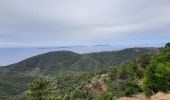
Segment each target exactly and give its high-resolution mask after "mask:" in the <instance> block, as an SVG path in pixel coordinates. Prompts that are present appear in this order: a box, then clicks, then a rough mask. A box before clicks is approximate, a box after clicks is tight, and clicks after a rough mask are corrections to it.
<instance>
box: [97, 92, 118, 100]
mask: <svg viewBox="0 0 170 100" xmlns="http://www.w3.org/2000/svg"><path fill="white" fill-rule="evenodd" d="M97 100H116V99H115V97H114V95H113V94H112V93H111V92H105V93H104V94H102V95H101V96H100V97H99V98H98V99H97Z"/></svg>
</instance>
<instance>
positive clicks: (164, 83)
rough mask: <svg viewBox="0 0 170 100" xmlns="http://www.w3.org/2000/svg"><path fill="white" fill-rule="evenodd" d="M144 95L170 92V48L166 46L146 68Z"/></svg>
mask: <svg viewBox="0 0 170 100" xmlns="http://www.w3.org/2000/svg"><path fill="white" fill-rule="evenodd" d="M143 89H144V93H145V95H147V96H151V95H153V94H155V93H157V92H159V91H160V92H168V91H170V46H169V44H168V46H167V45H166V46H165V48H164V49H163V51H162V52H161V53H160V54H159V55H157V56H156V57H155V58H154V59H153V60H152V61H151V63H150V64H149V66H148V67H147V68H146V71H145V76H144V86H143Z"/></svg>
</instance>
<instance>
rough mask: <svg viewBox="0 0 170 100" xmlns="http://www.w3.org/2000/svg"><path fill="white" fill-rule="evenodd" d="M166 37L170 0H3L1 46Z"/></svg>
mask: <svg viewBox="0 0 170 100" xmlns="http://www.w3.org/2000/svg"><path fill="white" fill-rule="evenodd" d="M168 41H170V0H0V47H37V46H71V45H99V44H100V45H101V44H102V45H103V44H109V45H129V46H139V45H141V46H148V45H149V46H157V45H162V44H164V43H166V42H168Z"/></svg>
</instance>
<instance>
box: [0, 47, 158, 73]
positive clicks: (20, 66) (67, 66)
mask: <svg viewBox="0 0 170 100" xmlns="http://www.w3.org/2000/svg"><path fill="white" fill-rule="evenodd" d="M158 51H159V49H157V48H129V49H124V50H120V51H107V52H98V53H88V54H77V53H74V52H70V51H57V52H49V53H46V54H41V55H38V56H34V57H31V58H28V59H26V60H23V61H21V62H18V63H16V64H12V65H9V66H5V67H3V68H0V76H14V75H22V74H25V75H33V76H35V75H36V76H39V75H54V74H59V73H63V72H67V71H96V70H101V69H104V68H108V67H110V66H116V65H119V64H121V63H122V62H127V61H129V60H132V59H135V58H136V57H138V56H139V55H142V54H145V53H148V54H154V53H156V52H158Z"/></svg>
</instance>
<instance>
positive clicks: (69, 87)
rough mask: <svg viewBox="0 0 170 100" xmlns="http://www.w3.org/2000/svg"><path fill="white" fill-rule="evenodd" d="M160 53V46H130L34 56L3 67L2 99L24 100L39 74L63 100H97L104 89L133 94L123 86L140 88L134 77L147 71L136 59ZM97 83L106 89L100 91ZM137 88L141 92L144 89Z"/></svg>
mask: <svg viewBox="0 0 170 100" xmlns="http://www.w3.org/2000/svg"><path fill="white" fill-rule="evenodd" d="M158 52H159V49H157V48H130V49H124V50H120V51H109V52H99V53H88V54H77V53H74V52H69V51H60V52H49V53H46V54H41V55H38V56H34V57H31V58H29V59H26V60H24V61H21V62H19V63H16V64H13V65H10V66H6V67H3V68H1V69H0V94H1V95H0V100H1V99H2V100H25V99H26V98H25V93H24V92H25V91H26V89H27V87H28V85H29V84H30V83H31V82H32V81H33V80H34V79H35V78H37V77H45V78H47V79H48V80H49V81H50V83H51V86H52V90H53V95H54V97H55V98H65V99H64V100H70V99H68V98H72V99H73V100H74V99H76V98H80V100H82V98H87V99H94V98H99V96H100V94H103V93H105V92H109V93H110V92H113V93H115V97H120V96H124V95H130V94H131V93H130V94H127V93H126V92H123V91H125V90H124V88H123V87H127V85H128V84H130V86H132V88H133V89H134V88H136V86H137V87H139V86H138V85H137V84H136V83H135V81H133V80H132V81H131V79H132V78H133V79H134V78H135V79H137V78H138V79H140V78H141V77H142V76H143V74H141V73H143V70H144V69H142V68H141V67H139V68H138V67H137V66H139V63H140V61H142V60H140V59H139V60H137V61H136V60H135V59H138V58H139V56H141V55H143V54H149V55H154V54H157V53H158ZM144 61H145V60H144ZM142 62H143V61H142ZM133 66H134V68H133ZM129 75H130V76H129ZM124 76H125V77H124ZM121 78H122V79H121ZM122 82H123V83H122ZM112 83H114V85H113V84H112ZM124 83H128V84H124ZM98 85H101V86H104V87H106V88H107V89H105V90H102V91H101V90H100V89H99V87H98ZM91 86H92V87H91ZM128 86H129V85H128ZM120 88H122V89H120ZM118 90H119V92H116V91H118ZM134 91H135V93H136V92H140V91H141V88H138V89H137V90H136V89H135V90H134ZM54 100H55V99H54Z"/></svg>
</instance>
